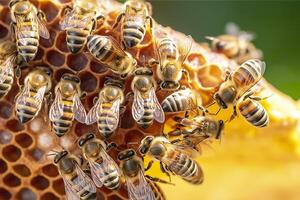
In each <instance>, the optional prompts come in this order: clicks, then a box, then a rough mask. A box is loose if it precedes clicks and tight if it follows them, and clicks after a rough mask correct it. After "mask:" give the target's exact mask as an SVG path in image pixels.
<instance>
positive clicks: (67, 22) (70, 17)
mask: <svg viewBox="0 0 300 200" xmlns="http://www.w3.org/2000/svg"><path fill="white" fill-rule="evenodd" d="M92 19H93V16H92V15H85V16H84V17H82V16H81V17H80V16H79V15H77V14H76V12H75V10H72V11H70V12H69V13H67V14H66V15H65V16H64V17H63V19H62V21H60V23H59V25H60V28H61V29H62V30H66V29H68V28H85V27H87V24H89V23H90V22H91V20H92Z"/></svg>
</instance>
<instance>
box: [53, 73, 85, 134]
mask: <svg viewBox="0 0 300 200" xmlns="http://www.w3.org/2000/svg"><path fill="white" fill-rule="evenodd" d="M55 94H56V96H55V99H54V102H53V104H52V105H51V108H50V112H49V119H50V121H51V122H52V125H53V130H54V132H55V133H56V135H57V136H59V137H61V136H63V135H64V134H65V133H67V132H68V131H69V130H70V128H71V126H72V122H73V120H74V118H75V119H76V120H77V121H79V122H81V123H85V119H86V111H85V109H84V106H83V105H82V103H81V101H80V97H82V96H84V93H83V92H82V91H81V89H80V79H79V78H78V77H77V76H75V75H72V74H64V75H63V76H62V78H61V80H60V82H59V83H58V84H57V85H56V87H55Z"/></svg>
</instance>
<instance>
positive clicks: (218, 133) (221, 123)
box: [216, 120, 224, 139]
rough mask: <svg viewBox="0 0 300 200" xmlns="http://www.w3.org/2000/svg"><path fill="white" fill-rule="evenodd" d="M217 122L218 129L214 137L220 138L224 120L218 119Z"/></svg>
mask: <svg viewBox="0 0 300 200" xmlns="http://www.w3.org/2000/svg"><path fill="white" fill-rule="evenodd" d="M218 124H219V129H218V132H217V135H216V139H220V138H221V135H222V132H223V130H224V121H223V120H219V121H218Z"/></svg>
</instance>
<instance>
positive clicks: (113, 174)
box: [100, 168, 120, 190]
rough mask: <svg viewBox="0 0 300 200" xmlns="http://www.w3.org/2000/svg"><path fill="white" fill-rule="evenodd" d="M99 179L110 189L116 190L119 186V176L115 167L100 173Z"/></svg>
mask: <svg viewBox="0 0 300 200" xmlns="http://www.w3.org/2000/svg"><path fill="white" fill-rule="evenodd" d="M100 180H101V182H102V183H103V184H104V186H105V187H107V188H108V189H110V190H116V189H118V188H119V187H120V176H119V173H118V171H117V169H114V168H111V169H110V170H109V171H107V172H105V175H101V177H100Z"/></svg>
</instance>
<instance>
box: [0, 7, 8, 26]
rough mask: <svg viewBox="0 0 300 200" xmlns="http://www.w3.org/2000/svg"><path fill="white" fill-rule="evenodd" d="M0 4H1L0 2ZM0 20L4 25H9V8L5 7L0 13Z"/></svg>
mask: <svg viewBox="0 0 300 200" xmlns="http://www.w3.org/2000/svg"><path fill="white" fill-rule="evenodd" d="M1 3H2V2H1ZM0 20H1V21H3V22H4V23H5V24H10V22H11V19H10V14H9V8H8V7H5V8H3V10H1V12H0Z"/></svg>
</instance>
